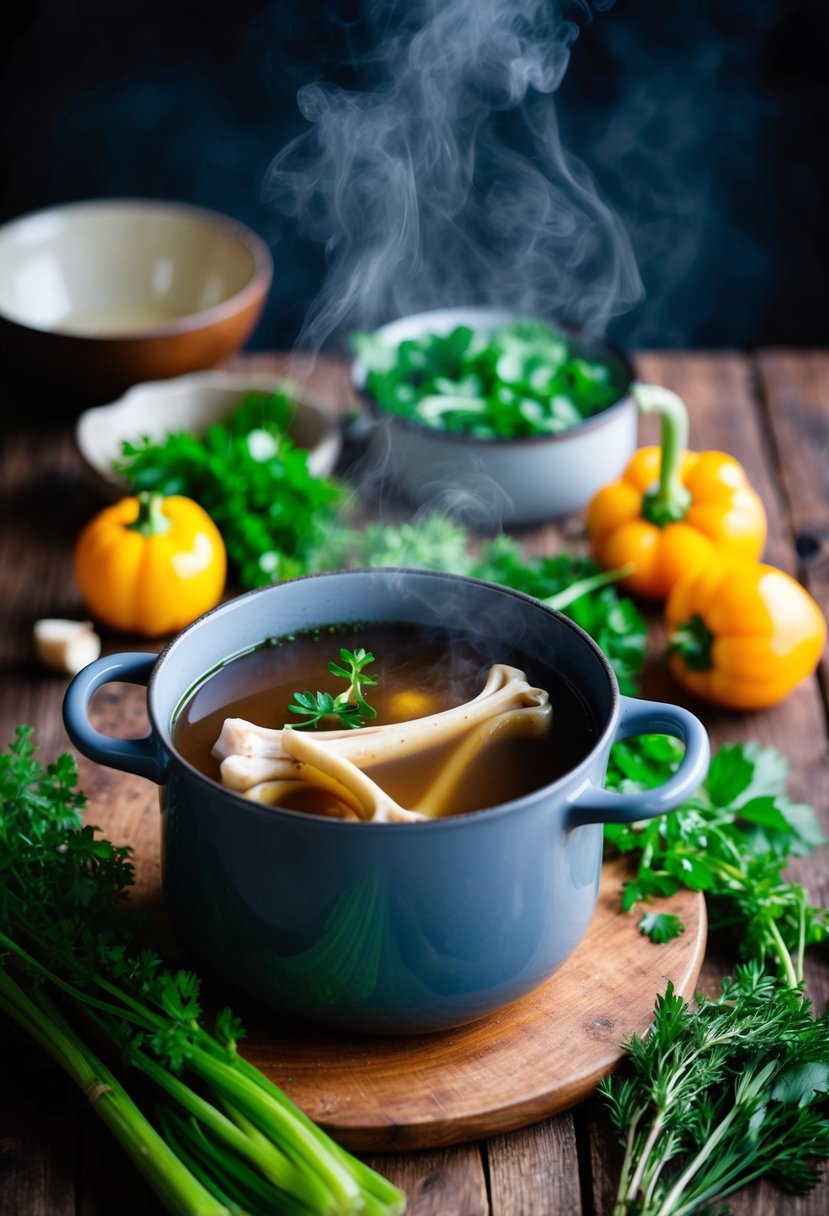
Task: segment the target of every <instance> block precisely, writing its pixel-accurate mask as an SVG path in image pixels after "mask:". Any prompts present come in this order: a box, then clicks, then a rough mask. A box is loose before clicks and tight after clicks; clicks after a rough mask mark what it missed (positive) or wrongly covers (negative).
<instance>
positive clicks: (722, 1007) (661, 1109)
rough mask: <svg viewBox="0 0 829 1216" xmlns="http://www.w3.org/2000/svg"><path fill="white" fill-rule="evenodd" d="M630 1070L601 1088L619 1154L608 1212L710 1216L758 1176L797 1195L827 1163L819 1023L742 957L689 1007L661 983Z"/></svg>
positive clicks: (826, 1067) (823, 1028) (825, 1073)
mask: <svg viewBox="0 0 829 1216" xmlns="http://www.w3.org/2000/svg"><path fill="white" fill-rule="evenodd" d="M626 1047H627V1050H628V1053H629V1058H630V1070H629V1072H628V1075H626V1076H625V1077H619V1076H614V1077H611V1078H609V1079H608V1080H606V1081H604V1082H603V1083H602V1085H601V1086H600V1092H602V1093H603V1095H604V1097H605V1098H606V1099H607V1102H608V1105H609V1108H610V1115H611V1119H612V1122H613V1124H614V1126H615V1127H616V1129H617V1131H618V1132H619V1135H620V1139H621V1140H622V1143H623V1144H624V1147H625V1155H624V1160H623V1164H622V1170H621V1176H620V1180H619V1187H618V1192H617V1197H616V1205H615V1207H614V1209H613V1216H691V1214H692V1213H697V1214H703V1213H708V1214H710V1216H714V1214H715V1213H722V1212H724V1211H726V1210H727V1209H724V1208H723V1207H722V1202H723V1200H724V1199H726V1198H727V1197H728V1196H729V1195H731V1194H733V1193H734V1192H735V1191H736V1190H739V1189H740V1188H741V1187H744V1186H746V1185H748V1183H750V1182H752V1181H754V1180H755V1179H757V1178H759V1177H761V1176H763V1175H768V1176H769V1177H770V1178H771V1179H772V1181H774V1182H775V1183H776V1184H777V1185H778V1186H780V1187H782V1188H783V1189H784V1190H787V1191H792V1192H802V1191H807V1190H809V1189H810V1188H811V1187H813V1186H814V1185H815V1183H816V1182H817V1180H818V1175H817V1171H816V1169H815V1161H816V1160H818V1159H823V1158H826V1157H829V1099H828V1098H827V1094H829V1018H827V1016H826V1014H824V1015H823V1016H822V1017H813V1015H812V1013H811V1012H810V1010H809V1007H808V1004H807V1003H806V1002H805V1001H804V1000H803V998H802V994H801V993H800V992H799V991H798V990H797V989H793V988H790V987H788V986H786V985H785V984H780V983H779V982H777V981H775V980H774V979H773V978H772V977H770V976H768V975H766V974H765V973H764V969H763V966H762V964H761V963H760V962H758V961H753V962H750V963H747V964H744V965H742V966H739V967H737V969H736V972H735V975H734V978H733V979H727V980H725V981H724V982H723V985H722V990H721V992H720V994H719V996H718V997H717V998H716V999H715V1000H709V999H707V998H706V997H700V998H699V1003H698V1007H697V1008H696V1009H695V1010H694V1009H691V1008H690V1006H689V1005H688V1004H687V1002H686V1001H684V1000H683V999H682V998H681V997H680V996H677V994H676V993H675V992H674V990H673V986H672V985H671V984H669V985H668V988H667V990H666V992H665V994H664V995H663V996H660V997H659V998H658V999H657V1002H656V1008H655V1010H654V1019H653V1024H652V1026H651V1029H650V1032H649V1034H648V1035H647V1037H646V1038H639V1037H638V1036H636V1035H634V1036H633V1037H632V1038H631V1039H630V1041H629V1042H628V1043H627V1044H626Z"/></svg>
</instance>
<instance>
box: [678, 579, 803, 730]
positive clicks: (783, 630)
mask: <svg viewBox="0 0 829 1216" xmlns="http://www.w3.org/2000/svg"><path fill="white" fill-rule="evenodd" d="M665 618H666V622H667V626H668V651H669V656H670V657H669V665H670V668H671V671H672V672H673V674H674V675H675V676H676V678H677V679H678V680H679V682H680V683H681V684H683V685H684V686H685V687H686V688H688V689H690V691H691V692H693V693H695V694H696V695H697V696H698V697H703V698H704V699H705V700H707V701H713V702H714V703H715V704H717V705H725V706H728V707H729V708H731V709H765V708H766V707H767V706H769V705H776V704H777V702H778V701H782V700H783V698H784V697H787V696H788V695H789V693H790V692H791V691H792V689H794V688H795V687H796V686H797V685H798V684H799V683H800V682H801V680H804V679H805V678H806V677H807V676H810V675H811V674H812V672H813V671H814V670H815V668H816V667H817V665H818V662H819V661H820V656H821V654H822V653H823V647H824V645H825V643H826V621H825V619H824V617H823V613H822V612H821V610H820V608H819V607H818V605H817V604H816V603H815V601H814V600H813V599H812V597H811V596H810V595H809V593H808V591H806V590H805V589H804V588H803V587H802V586H801V585H800V583H798V582H797V581H796V580H795V579H793V578H791V577H790V575H788V574H785V573H784V572H783V571H782V570H777V569H776V568H775V567H774V566H765V565H762V564H761V563H758V562H747V561H740V560H722V559H721V560H719V561H715V562H713V563H712V564H711V565H710V566H708V567H706V568H705V569H704V570H699V571H697V572H696V574H691V575H689V576H687V577H686V578H683V579H681V580H680V581H679V582H678V583H677V584H676V586H675V587H674V589H673V591H672V592H671V594H670V596H669V598H668V602H667V604H666V606H665Z"/></svg>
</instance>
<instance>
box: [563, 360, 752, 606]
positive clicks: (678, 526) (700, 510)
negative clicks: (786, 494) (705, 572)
mask: <svg viewBox="0 0 829 1216" xmlns="http://www.w3.org/2000/svg"><path fill="white" fill-rule="evenodd" d="M634 395H635V396H636V399H637V403H638V405H639V409H640V410H641V411H642V412H643V413H648V412H650V411H651V410H657V411H659V413H660V414H661V415H662V444H661V447H644V448H640V449H639V451H638V452H636V453H634V455H633V457H632V458H631V460H630V462H629V463H628V466H627V468H626V469H625V471H624V473H623V474H622V477H621V479H620V480H619V481H616V482H613V483H612V484H611V485H608V486H604V487H603V488H602V489H601V490H599V491H598V493H597V494H596V495H595V496H594V498H593V500H592V501H591V503H590V505H589V506H588V508H587V532H588V536H589V537H590V541H591V545H592V549H593V554H594V556H595V558H596V561H597V562H598V563H599V565H600V566H603V567H604V568H605V569H606V570H615V569H618V568H619V567H622V566H627V565H629V564H630V565H632V567H633V569H632V573H630V574H629V575H627V576H626V578H624V579H623V580H622V581H621V585H622V586H623V587H625V588H626V589H627V590H628V591H630V592H632V593H633V594H634V595H642V596H646V597H648V598H651V599H664V598H665V597H666V596H667V595H668V594H669V592H670V590H671V588H672V587H673V585H674V584H675V583H676V582H677V580H678V579H680V578H681V577H682V576H683V575H685V574H688V573H690V572H691V571H693V570H697V569H699V568H700V567H701V566H704V565H706V564H707V563H709V562H710V561H711V560H713V558H714V557H715V556H716V554H717V553H725V554H733V555H734V556H735V557H743V558H748V559H749V560H752V561H753V560H755V559H757V558H758V557H759V556H760V554H761V553H762V552H763V546H764V545H765V542H766V512H765V509H764V507H763V503H762V502H761V500H760V498H759V496H758V495H757V494H756V493H755V491H754V490H753V489H752V488H751V486H750V485H749V482H748V478H747V477H746V474H745V471H744V470H743V468H742V465H740V464H739V463H738V462H737V461H736V460H734V459H733V458H732V457H731V456H728V455H726V454H725V453H724V452H688V451H686V450H685V448H686V442H687V437H688V415H687V411H686V409H685V406H684V404H683V403H682V401H681V400H680V398H679V397H677V395H676V394H675V393H671V392H669V390H668V389H663V388H659V387H657V386H656V385H647V384H643V385H638V386H637V387H636V388H635V389H634Z"/></svg>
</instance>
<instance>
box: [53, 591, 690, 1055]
mask: <svg viewBox="0 0 829 1216" xmlns="http://www.w3.org/2000/svg"><path fill="white" fill-rule="evenodd" d="M358 620H359V621H372V620H374V621H408V622H412V623H415V624H430V623H431V624H434V623H438V624H444V623H459V622H463V623H464V624H465V625H466V624H468V625H469V628H470V629H471V630H472V631H473V632H476V633H478V634H480V635H481V637H482V638H484V639H493V638H494V639H496V640H497V641H499V642H502V643H503V645H504V647H505V649H506V648H507V647H508V642H509V643H512V644H514V645H516V646H517V647H519V648H520V649H521V650H522V651H523V652H524V653H525V654H528V655H531V656H535V657H536V658H537V659H538V660H539V661H541V662H543V663H544V665H545V666H547V667H552V668H553V669H555V670H556V671H558V672H560V673H561V674H562V675H563V676H564V677H565V678H566V679H567V680H569V681H570V682H571V684H572V685H574V686H575V687H576V688H577V689H578V690H579V692H580V693H581V696H582V697H583V698H584V699H585V701H586V702H587V703H588V705H589V707H590V710H591V711H592V715H593V717H594V719H595V722H596V725H597V738H596V742H595V745H594V746H593V748H592V750H591V751H590V753H589V755H588V756H587V757H586V758H585V759H584V760H583V761H582V762H581V763H580V764H578V766H577V767H576V768H574V769H573V770H572V771H571V772H569V773H567V774H566V775H565V776H564V777H562V778H560V779H559V780H557V781H555V782H553V783H552V784H550V785H548V786H546V787H544V788H543V789H539V790H537V791H535V792H534V793H532V794H530V795H528V796H526V797H522V798H520V799H517V800H515V801H513V802H510V803H508V804H505V805H501V806H496V807H492V808H490V809H488V810H482V811H478V812H475V813H473V814H470V815H465V816H458V817H457V818H448V819H442V820H438V821H433V822H427V823H415V824H411V823H404V824H401V823H397V824H372V823H363V824H359V823H349V822H343V821H338V820H329V819H320V818H314V817H311V816H308V815H303V814H300V813H296V812H293V811H285V810H279V809H271V808H267V807H263V806H261V805H258V804H256V803H252V802H250V801H246V800H245V799H244V798H242V797H241V796H240V795H237V794H234V793H231V792H229V791H228V790H226V789H224V788H223V787H222V786H220V785H218V784H217V783H216V782H214V781H212V780H210V779H209V778H207V777H205V776H203V775H202V774H201V773H199V772H198V771H197V770H196V769H194V768H193V767H192V766H191V765H190V764H189V763H187V762H186V761H185V760H183V759H182V757H181V756H179V755H178V754H177V753H176V750H175V747H174V745H173V742H172V729H173V724H174V721H175V717H176V713H177V710H178V709H179V707H180V706H181V704H182V701H183V699H184V698H185V697H186V695H187V693H188V692H189V690H191V689H192V688H193V687H194V685H196V684H198V683H199V682H200V681H201V680H202V679H203V677H204V676H205V674H206V673H207V672H209V671H211V670H213V669H215V668H216V667H217V666H218V665H220V664H221V663H223V662H224V661H226V660H227V659H228V658H229V657H231V656H233V655H235V654H239V653H241V652H243V651H245V650H248V649H250V648H251V647H253V646H255V645H257V644H258V643H260V642H261V641H262V640H263V639H264V638H266V637H268V636H272V635H274V634H277V635H281V634H286V633H291V632H294V631H297V630H302V629H305V628H309V627H315V626H326V625H331V624H341V623H344V622H348V621H358ZM507 640H508V641H507ZM505 657H506V656H505ZM113 680H126V681H128V682H131V683H135V684H146V685H147V700H148V708H149V717H150V722H151V730H150V733H149V735H148V736H147V737H146V738H144V739H139V740H134V741H123V740H116V739H112V738H109V737H107V736H104V735H102V734H100V733H99V732H98V731H96V730H95V729H94V728H93V727H92V725H91V724H90V722H89V718H88V706H89V701H90V698H91V697H92V694H93V693H94V692H95V690H96V689H97V688H100V687H101V685H103V684H106V683H108V682H110V681H113ZM64 716H65V721H66V727H67V730H68V732H69V734H70V736H71V738H72V740H73V742H74V743H75V745H76V746H77V747H78V748H79V749H80V750H81V751H82V752H83V753H84V754H85V755H87V756H89V757H91V758H92V759H93V760H97V761H98V762H100V763H102V764H106V765H110V766H112V767H114V768H119V769H123V770H125V771H127V772H131V773H138V774H140V775H141V776H143V777H148V778H149V779H150V780H153V781H156V782H158V784H159V786H160V787H161V812H162V840H163V851H162V857H163V882H164V894H165V899H166V903H167V908H168V911H169V914H170V917H171V919H172V922H173V925H174V927H175V929H176V930H177V932H178V933H179V934H181V936H182V937H183V938H184V939H185V940H186V941H187V942H188V943H189V944H190V945H191V946H192V947H193V948H194V949H195V951H196V952H197V954H198V955H200V956H201V958H202V959H203V960H204V961H205V962H206V963H207V964H208V965H209V966H210V967H211V968H213V969H215V971H216V972H218V973H219V975H221V976H222V977H224V978H225V979H226V980H229V981H231V982H232V983H234V984H238V985H239V986H241V987H242V988H244V989H246V990H247V991H248V992H250V993H252V994H255V995H256V996H257V997H260V998H262V999H264V1000H265V1001H267V1002H269V1003H270V1004H271V1005H273V1006H274V1007H276V1008H277V1009H279V1010H282V1011H285V1012H287V1013H291V1014H298V1015H301V1016H303V1017H313V1018H315V1019H318V1020H321V1021H326V1022H330V1023H332V1024H334V1025H337V1026H340V1027H344V1028H350V1029H358V1030H362V1031H369V1032H380V1033H383V1032H388V1033H402V1032H409V1031H430V1030H436V1029H439V1028H442V1027H449V1026H454V1025H459V1024H461V1023H464V1022H468V1021H471V1020H473V1019H475V1018H478V1017H481V1016H482V1015H484V1014H487V1013H490V1012H492V1011H493V1010H496V1009H498V1008H500V1007H501V1006H503V1005H506V1004H508V1003H509V1002H510V1001H513V1000H515V999H516V998H517V997H519V996H521V995H522V994H524V993H526V992H528V991H530V990H531V989H532V988H534V987H535V986H536V985H538V984H539V983H540V982H541V981H543V980H545V979H546V978H547V977H548V976H549V975H550V974H551V973H552V972H553V971H555V970H556V968H557V967H558V966H560V964H561V963H562V962H563V961H564V960H565V959H566V958H567V957H568V955H569V954H570V953H571V952H572V950H573V949H574V948H575V946H576V944H577V943H578V941H579V940H580V938H581V937H582V935H583V934H584V932H585V930H586V929H587V926H588V924H589V922H590V918H591V916H592V914H593V909H594V906H595V902H596V895H597V891H598V884H599V874H600V869H601V862H602V824H603V823H607V822H629V821H632V820H636V819H642V818H646V817H649V816H653V815H658V814H660V813H662V812H664V811H667V810H669V809H671V808H672V807H675V806H677V805H679V804H680V803H681V802H682V801H684V800H685V799H686V798H687V797H688V796H689V795H690V794H691V793H692V792H693V790H695V789H696V788H697V786H698V785H699V783H700V782H701V781H702V779H703V777H704V775H705V771H706V765H707V761H708V741H707V737H706V734H705V731H704V729H703V727H702V725H701V724H700V723H699V722H698V721H697V719H696V718H694V717H693V716H692V715H691V714H689V713H688V712H687V711H685V710H683V709H679V708H677V707H675V706H672V705H661V704H657V703H652V702H646V701H637V700H633V699H631V698H628V697H622V696H620V695H619V692H618V688H617V685H616V680H615V678H614V675H613V672H612V670H611V668H610V666H609V665H608V663H607V661H606V659H605V658H604V656H603V654H602V653H601V651H600V650H599V648H598V647H597V646H596V645H595V643H594V642H593V641H592V640H591V639H590V638H589V637H588V636H587V634H585V633H584V632H583V631H582V630H581V629H579V628H578V627H577V626H576V625H574V624H573V623H572V622H571V621H570V620H568V619H567V618H566V617H564V616H562V615H560V614H559V613H556V612H554V611H552V610H551V609H549V608H547V607H545V606H544V605H542V604H541V603H539V602H538V601H537V600H534V599H532V598H530V597H529V596H525V595H521V594H519V593H517V592H514V591H509V590H507V589H505V588H503V587H498V586H495V585H493V584H490V583H483V582H479V581H477V580H474V579H467V578H463V577H460V576H456V575H449V574H436V573H427V572H423V571H390V570H370V571H345V572H343V571H341V572H337V573H334V574H322V575H316V576H312V577H310V578H304V579H297V580H294V581H292V582H287V583H281V584H279V585H277V586H273V587H268V588H265V589H263V590H260V591H254V592H251V593H250V594H248V595H244V596H241V597H239V598H238V599H234V600H231V601H229V602H227V603H225V604H222V605H221V606H220V607H218V608H216V609H214V610H213V611H212V612H209V613H207V615H206V616H204V617H202V618H201V619H200V620H198V621H196V622H195V623H194V624H193V625H191V626H190V627H189V628H188V629H185V630H184V632H183V633H181V634H180V635H179V636H178V637H177V638H175V639H174V640H173V641H172V642H171V643H170V645H169V646H168V647H167V648H166V650H165V651H164V652H163V653H162V654H161V656H160V657H159V658H158V659H157V660H156V659H155V658H154V656H152V655H147V654H143V653H142V654H121V655H114V656H112V657H110V658H103V659H100V660H98V661H97V662H96V663H93V664H91V665H90V666H89V667H87V668H86V669H85V670H84V671H82V672H81V673H80V675H78V676H77V677H76V678H75V679H74V681H73V682H72V684H71V685H70V687H69V690H68V692H67V694H66V700H65V705H64ZM645 732H664V733H667V734H670V735H674V736H676V737H677V738H680V739H682V740H683V742H684V743H685V745H686V753H685V757H684V760H683V762H682V765H681V767H680V769H679V771H678V773H677V774H676V775H675V776H674V777H673V778H672V779H671V780H670V781H668V782H667V783H666V784H665V785H662V786H660V787H659V788H657V789H655V790H651V791H649V792H647V793H642V794H632V795H617V794H610V793H606V792H605V791H604V790H603V789H602V782H603V778H604V774H605V768H606V765H607V759H608V752H609V750H610V746H611V744H612V743H613V741H614V740H615V739H619V738H624V737H626V736H630V735H636V734H641V733H645Z"/></svg>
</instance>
